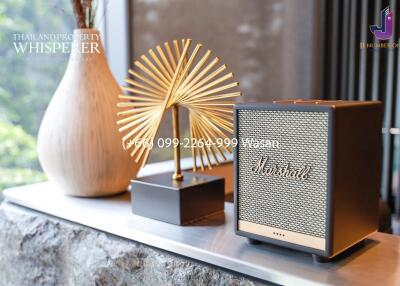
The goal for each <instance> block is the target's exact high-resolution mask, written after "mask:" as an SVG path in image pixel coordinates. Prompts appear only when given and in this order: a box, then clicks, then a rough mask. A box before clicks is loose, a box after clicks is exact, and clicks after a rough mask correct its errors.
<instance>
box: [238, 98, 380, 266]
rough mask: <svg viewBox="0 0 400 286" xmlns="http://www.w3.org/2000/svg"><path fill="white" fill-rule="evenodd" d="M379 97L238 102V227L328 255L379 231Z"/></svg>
mask: <svg viewBox="0 0 400 286" xmlns="http://www.w3.org/2000/svg"><path fill="white" fill-rule="evenodd" d="M381 109H382V108H381V103H380V102H377V101H364V102H359V101H357V102H356V101H320V100H310V101H304V100H298V101H297V100H293V101H280V102H274V103H265V104H264V103H263V104H238V105H236V106H235V114H234V115H235V138H236V139H237V140H238V141H237V143H238V144H237V146H236V148H235V194H234V201H235V232H236V233H237V234H238V235H241V236H245V237H247V238H249V241H250V242H266V243H272V244H276V245H280V246H285V247H289V248H293V249H297V250H301V251H304V252H308V253H311V254H313V256H314V258H315V259H317V260H318V261H321V260H329V259H331V258H333V257H334V256H336V255H338V254H339V253H342V252H343V251H345V250H347V249H349V248H350V247H352V246H354V245H356V244H358V243H359V242H361V241H363V240H364V239H365V238H366V236H368V235H369V234H371V233H372V232H374V231H376V230H377V226H378V202H379V188H380V176H381V128H382V125H381V123H382V122H381V118H382V110H381Z"/></svg>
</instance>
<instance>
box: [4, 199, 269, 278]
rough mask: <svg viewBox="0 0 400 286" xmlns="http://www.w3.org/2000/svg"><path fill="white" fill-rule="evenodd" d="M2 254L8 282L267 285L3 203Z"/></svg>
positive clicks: (5, 276)
mask: <svg viewBox="0 0 400 286" xmlns="http://www.w3.org/2000/svg"><path fill="white" fill-rule="evenodd" d="M10 205H11V206H12V208H10V207H7V208H5V207H4V206H10ZM0 253H1V255H0V281H1V285H7V286H8V285H9V286H11V285H12V286H14V285H19V286H24V285H29V286H32V285H57V286H58V285H60V286H61V285H85V286H86V285H96V286H100V285H101V286H103V285H104V286H105V285H120V286H122V285H151V286H153V285H196V286H197V285H265V284H262V283H261V282H259V281H254V280H252V279H251V278H247V277H240V276H238V275H237V274H236V273H231V272H228V271H226V270H224V269H220V268H217V267H214V266H210V265H205V264H203V263H200V262H198V261H194V260H190V259H188V258H184V257H181V256H178V255H174V254H171V253H169V252H166V251H163V250H159V249H156V248H153V247H150V246H146V245H144V244H141V243H137V242H134V241H129V240H127V239H122V238H119V237H117V236H114V235H111V234H107V233H104V232H100V231H97V230H94V229H92V228H89V227H85V226H82V225H79V224H75V223H71V222H69V221H65V220H62V219H58V218H54V217H52V216H49V215H46V214H43V213H39V212H36V211H32V210H29V209H26V208H24V207H19V206H16V205H12V204H10V203H7V202H4V203H3V204H2V205H1V207H0Z"/></svg>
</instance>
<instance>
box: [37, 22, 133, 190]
mask: <svg viewBox="0 0 400 286" xmlns="http://www.w3.org/2000/svg"><path fill="white" fill-rule="evenodd" d="M90 37H94V38H91V39H90ZM85 38H86V39H85ZM73 44H74V45H73V46H74V47H75V48H77V47H83V46H84V47H85V48H83V49H74V50H73V51H72V52H71V55H70V59H69V63H68V66H67V69H66V71H65V74H64V77H63V79H62V80H61V82H60V84H59V86H58V88H57V90H56V92H55V94H54V96H53V98H52V100H51V102H50V104H49V106H48V108H47V111H46V113H45V115H44V118H43V121H42V124H41V126H40V130H39V135H38V154H39V160H40V163H41V165H42V168H43V170H44V171H45V173H46V174H47V176H48V178H49V179H50V180H51V181H53V182H54V183H56V184H57V185H59V186H60V187H61V189H62V190H63V191H64V193H65V194H68V195H73V196H84V197H93V196H106V195H111V194H115V193H119V192H122V191H124V190H126V189H127V187H128V185H129V183H130V180H131V179H132V177H134V176H135V175H136V173H137V171H138V169H139V165H138V164H136V163H134V160H133V158H131V157H130V156H129V153H128V152H126V151H125V150H124V149H123V146H122V143H121V137H122V136H121V134H120V133H119V132H118V126H117V124H116V122H117V120H118V118H117V101H118V94H120V93H121V90H120V87H119V86H118V84H117V82H116V81H115V79H114V77H113V75H112V74H111V71H110V69H109V67H108V64H107V60H106V57H105V54H104V49H103V46H102V44H101V39H100V34H99V32H98V31H97V30H93V29H77V30H75V31H74V41H73ZM82 45H83V46H82ZM90 46H92V51H90ZM96 47H97V50H96Z"/></svg>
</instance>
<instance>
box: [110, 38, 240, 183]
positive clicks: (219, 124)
mask: <svg viewBox="0 0 400 286" xmlns="http://www.w3.org/2000/svg"><path fill="white" fill-rule="evenodd" d="M190 46H191V40H190V39H181V40H179V41H178V40H174V41H172V43H168V42H166V43H164V44H163V45H158V46H156V47H155V49H150V50H149V54H148V55H142V56H141V57H140V60H137V61H135V62H134V66H135V70H132V69H130V70H129V71H128V72H129V74H130V75H131V76H132V77H133V78H127V79H126V80H125V81H126V84H127V85H126V86H124V87H122V89H123V90H124V91H126V92H127V93H126V94H122V95H119V99H120V100H121V101H120V102H119V103H118V105H117V106H118V108H119V111H118V113H117V114H118V118H119V120H118V122H117V124H118V129H119V131H120V132H122V133H123V136H122V137H123V139H122V140H123V143H124V144H126V143H127V141H128V140H134V141H136V142H140V143H141V144H134V145H132V144H130V145H129V146H128V148H127V149H130V153H131V156H134V157H135V161H137V162H139V161H140V162H141V165H142V166H144V164H146V161H147V158H148V156H149V154H150V151H151V148H152V147H153V146H154V138H155V136H156V135H157V132H158V129H159V127H160V124H161V122H162V118H163V115H164V114H165V113H166V112H167V111H168V110H170V109H171V110H173V111H174V115H175V116H174V122H173V129H174V136H176V137H178V136H179V122H178V120H179V116H178V109H179V107H182V108H186V109H188V110H189V124H190V127H189V128H190V130H189V131H190V137H191V138H190V142H191V143H193V144H191V145H192V146H191V148H192V157H193V170H194V171H196V170H197V168H198V167H199V166H198V165H197V163H198V162H199V163H200V168H201V169H202V170H203V169H204V167H206V166H207V167H208V168H210V169H211V168H212V165H213V164H219V163H220V162H221V161H223V160H226V156H225V155H226V154H227V153H231V152H232V148H231V147H230V146H225V145H222V146H218V145H217V140H218V139H219V138H220V139H222V140H224V139H226V138H230V137H231V136H232V128H233V123H232V121H233V120H232V113H233V112H232V107H233V104H234V101H232V99H233V98H235V97H238V96H241V93H240V92H239V91H238V90H237V86H238V85H239V84H238V83H237V82H235V81H231V80H232V79H233V74H232V73H231V72H226V70H227V67H226V66H225V65H220V66H219V67H217V66H216V65H217V64H218V63H219V59H218V58H216V57H214V58H213V59H211V60H210V55H211V51H210V50H207V51H206V52H204V53H202V55H200V54H201V53H200V50H201V47H202V45H201V44H196V45H195V47H194V49H192V51H191V52H190ZM155 51H157V54H156V52H155ZM235 89H236V90H235ZM178 139H180V138H178ZM199 142H202V143H199ZM206 142H207V143H208V144H211V145H206V144H204V143H206ZM145 143H146V144H145ZM179 148H180V146H175V148H174V160H175V173H174V176H173V179H174V180H181V179H182V173H181V170H180V149H179ZM197 159H199V161H198V160H197Z"/></svg>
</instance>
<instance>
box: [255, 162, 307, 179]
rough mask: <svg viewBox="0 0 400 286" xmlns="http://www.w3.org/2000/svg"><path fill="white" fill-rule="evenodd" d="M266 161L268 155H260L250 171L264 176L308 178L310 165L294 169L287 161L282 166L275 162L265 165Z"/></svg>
mask: <svg viewBox="0 0 400 286" xmlns="http://www.w3.org/2000/svg"><path fill="white" fill-rule="evenodd" d="M268 162H269V156H265V157H261V158H260V159H259V160H258V161H257V162H256V164H255V165H254V166H253V167H252V168H251V171H252V172H254V173H256V174H259V175H263V176H266V177H270V176H274V177H281V178H290V179H295V180H300V181H304V180H306V179H308V177H309V174H310V170H311V167H310V166H306V165H305V166H303V167H302V168H300V169H294V168H291V167H290V164H289V163H287V164H286V165H284V166H282V167H280V166H278V165H277V164H272V165H271V166H267V163H268Z"/></svg>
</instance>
